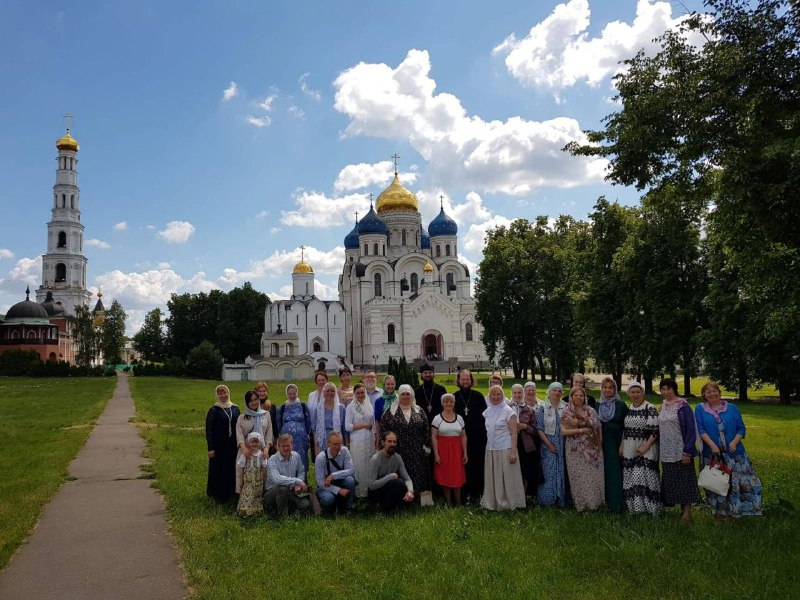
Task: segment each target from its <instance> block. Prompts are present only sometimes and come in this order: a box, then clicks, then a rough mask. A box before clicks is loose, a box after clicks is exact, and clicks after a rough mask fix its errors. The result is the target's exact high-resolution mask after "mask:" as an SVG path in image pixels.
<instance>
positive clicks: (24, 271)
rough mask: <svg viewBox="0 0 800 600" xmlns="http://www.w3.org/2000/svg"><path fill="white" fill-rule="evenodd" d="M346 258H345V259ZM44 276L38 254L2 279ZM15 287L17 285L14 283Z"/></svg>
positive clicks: (34, 281) (29, 280) (27, 280)
mask: <svg viewBox="0 0 800 600" xmlns="http://www.w3.org/2000/svg"><path fill="white" fill-rule="evenodd" d="M343 260H344V259H343ZM41 276H42V257H41V256H37V257H36V258H20V259H19V260H18V261H17V264H16V265H14V267H13V268H12V269H11V270H10V271H9V272H8V279H3V280H0V282H2V283H3V284H4V285H3V287H4V288H5V289H12V286H10V285H8V284H10V283H11V282H14V283H15V284H16V283H18V282H24V283H26V284H28V285H30V286H35V285H37V284H38V283H39V278H40V277H41ZM13 287H14V288H16V287H17V286H16V285H14V286H13Z"/></svg>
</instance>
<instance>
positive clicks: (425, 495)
mask: <svg viewBox="0 0 800 600" xmlns="http://www.w3.org/2000/svg"><path fill="white" fill-rule="evenodd" d="M419 505H420V506H433V494H432V493H431V492H422V493H421V494H420V495H419Z"/></svg>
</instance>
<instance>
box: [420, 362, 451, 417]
mask: <svg viewBox="0 0 800 600" xmlns="http://www.w3.org/2000/svg"><path fill="white" fill-rule="evenodd" d="M419 372H420V374H421V375H422V385H420V386H419V387H418V388H417V389H416V390H414V397H415V398H416V401H417V406H420V407H421V408H422V410H424V411H425V414H426V415H428V422H430V421H432V420H433V417H435V416H436V415H438V414H439V413H440V412H442V396H443V395H444V394H446V393H447V390H446V389H444V386H442V385H439V384H438V383H435V382H434V381H433V376H434V375H433V367H432V366H430V365H429V364H428V363H425V364H424V365H422V366H421V367H420V368H419Z"/></svg>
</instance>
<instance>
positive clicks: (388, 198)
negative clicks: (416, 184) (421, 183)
mask: <svg viewBox="0 0 800 600" xmlns="http://www.w3.org/2000/svg"><path fill="white" fill-rule="evenodd" d="M375 205H376V207H377V209H378V212H379V213H385V212H387V211H390V210H402V211H413V212H419V203H418V202H417V197H416V196H415V195H414V194H413V193H411V192H410V191H408V190H407V189H406V188H404V187H403V184H401V183H400V178H399V177H398V176H397V171H396V170H395V172H394V180H392V183H390V184H389V187H387V188H386V189H385V190H383V191H382V192H381V194H380V196H378V200H377V202H376V203H375Z"/></svg>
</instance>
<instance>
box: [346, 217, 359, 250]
mask: <svg viewBox="0 0 800 600" xmlns="http://www.w3.org/2000/svg"><path fill="white" fill-rule="evenodd" d="M344 249H345V250H357V249H358V222H356V224H355V226H354V227H353V231H351V232H350V233H348V234H347V235H346V236H345V238H344Z"/></svg>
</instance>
